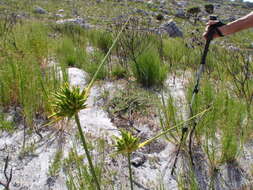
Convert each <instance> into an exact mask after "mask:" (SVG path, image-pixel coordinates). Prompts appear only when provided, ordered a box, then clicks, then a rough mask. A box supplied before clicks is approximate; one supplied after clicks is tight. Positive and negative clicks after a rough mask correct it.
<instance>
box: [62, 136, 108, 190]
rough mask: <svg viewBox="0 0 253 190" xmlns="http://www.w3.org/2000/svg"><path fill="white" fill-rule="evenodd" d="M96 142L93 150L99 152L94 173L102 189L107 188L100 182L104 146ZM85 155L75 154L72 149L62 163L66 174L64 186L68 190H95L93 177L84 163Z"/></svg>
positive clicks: (103, 160)
mask: <svg viewBox="0 0 253 190" xmlns="http://www.w3.org/2000/svg"><path fill="white" fill-rule="evenodd" d="M100 141H103V140H100V139H99V140H98V142H96V143H95V149H96V151H98V152H99V156H98V158H97V161H96V165H94V169H95V172H96V174H97V177H98V179H99V181H100V183H101V185H102V184H103V187H105V188H106V187H107V184H106V182H104V181H101V180H102V179H101V178H102V175H103V170H104V162H105V155H104V152H103V151H104V149H105V147H104V145H103V143H101V142H100ZM84 159H85V155H83V154H79V153H77V150H76V148H72V149H71V151H70V152H69V154H68V157H67V158H65V159H64V161H63V169H64V171H65V172H66V174H67V180H66V185H67V188H68V190H82V189H87V190H96V186H94V180H93V177H92V175H91V173H90V171H89V167H88V166H87V164H86V163H85V162H84Z"/></svg>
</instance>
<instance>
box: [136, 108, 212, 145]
mask: <svg viewBox="0 0 253 190" xmlns="http://www.w3.org/2000/svg"><path fill="white" fill-rule="evenodd" d="M211 108H212V107H210V108H207V109H205V110H204V111H202V112H200V113H198V114H196V115H194V116H192V117H191V118H189V119H187V120H185V121H182V122H180V123H178V124H177V125H175V126H174V127H171V128H169V129H167V130H165V131H163V132H162V133H159V134H158V135H156V136H154V137H152V138H151V139H148V140H146V141H144V142H142V143H140V144H139V146H138V148H141V147H143V146H145V145H147V144H149V143H151V142H152V141H154V140H156V139H158V138H159V137H161V136H163V135H165V134H167V133H168V132H170V131H172V130H174V129H177V128H178V127H180V126H181V125H183V124H185V123H187V122H189V121H191V120H192V119H195V118H196V117H198V116H200V115H203V114H204V113H206V112H208V111H210V110H211Z"/></svg>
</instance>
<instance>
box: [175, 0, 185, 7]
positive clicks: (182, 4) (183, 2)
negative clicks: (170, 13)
mask: <svg viewBox="0 0 253 190" xmlns="http://www.w3.org/2000/svg"><path fill="white" fill-rule="evenodd" d="M176 5H177V6H179V7H186V6H187V5H188V2H187V1H179V2H176Z"/></svg>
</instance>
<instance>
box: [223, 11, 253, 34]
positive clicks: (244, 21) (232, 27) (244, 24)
mask: <svg viewBox="0 0 253 190" xmlns="http://www.w3.org/2000/svg"><path fill="white" fill-rule="evenodd" d="M251 27H253V12H251V13H250V14H248V15H246V16H244V17H242V18H240V19H238V20H235V21H233V22H230V23H228V24H227V25H225V26H222V27H220V28H219V29H220V31H221V32H222V33H223V35H224V36H226V35H229V34H233V33H236V32H239V31H241V30H245V29H248V28H251Z"/></svg>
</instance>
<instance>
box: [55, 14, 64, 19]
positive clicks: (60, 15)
mask: <svg viewBox="0 0 253 190" xmlns="http://www.w3.org/2000/svg"><path fill="white" fill-rule="evenodd" d="M54 16H55V17H57V18H64V15H63V14H55V15H54Z"/></svg>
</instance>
